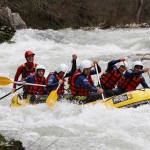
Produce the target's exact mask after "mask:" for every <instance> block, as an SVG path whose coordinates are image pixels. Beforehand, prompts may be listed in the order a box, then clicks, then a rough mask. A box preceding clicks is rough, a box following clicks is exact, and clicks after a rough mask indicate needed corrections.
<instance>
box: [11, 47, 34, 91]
mask: <svg viewBox="0 0 150 150" xmlns="http://www.w3.org/2000/svg"><path fill="white" fill-rule="evenodd" d="M34 55H35V54H34V53H33V52H32V51H31V50H27V51H26V52H25V54H24V56H25V59H26V63H24V64H22V65H20V66H19V67H18V69H17V72H16V74H15V77H14V81H18V79H19V76H20V75H22V77H21V80H24V79H25V78H26V77H27V76H28V75H31V74H34V73H35V67H36V66H37V64H36V63H34ZM15 90H16V84H15V83H14V84H13V89H12V90H11V93H14V92H15Z"/></svg>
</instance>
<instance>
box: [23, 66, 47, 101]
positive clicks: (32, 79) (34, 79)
mask: <svg viewBox="0 0 150 150" xmlns="http://www.w3.org/2000/svg"><path fill="white" fill-rule="evenodd" d="M44 73H45V67H44V65H37V66H36V68H35V74H34V75H29V76H27V77H26V79H25V81H22V84H23V85H26V83H32V84H40V85H45V86H46V79H45V77H44ZM28 94H30V95H31V97H30V103H38V102H39V100H40V99H41V98H43V97H44V98H45V99H46V98H47V95H46V94H47V93H46V92H45V90H44V87H42V86H33V85H26V88H25V91H24V95H26V98H27V95H28ZM44 94H45V95H44ZM44 98H43V99H44ZM45 99H44V100H45Z"/></svg>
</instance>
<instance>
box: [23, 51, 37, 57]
mask: <svg viewBox="0 0 150 150" xmlns="http://www.w3.org/2000/svg"><path fill="white" fill-rule="evenodd" d="M30 55H35V54H34V53H33V52H32V51H30V50H29V51H26V52H25V54H24V56H25V58H26V57H28V56H30Z"/></svg>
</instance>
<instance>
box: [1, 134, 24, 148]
mask: <svg viewBox="0 0 150 150" xmlns="http://www.w3.org/2000/svg"><path fill="white" fill-rule="evenodd" d="M0 150H25V148H24V147H23V145H22V143H21V142H20V141H15V140H10V141H7V140H6V139H5V138H4V137H3V136H2V135H1V134H0Z"/></svg>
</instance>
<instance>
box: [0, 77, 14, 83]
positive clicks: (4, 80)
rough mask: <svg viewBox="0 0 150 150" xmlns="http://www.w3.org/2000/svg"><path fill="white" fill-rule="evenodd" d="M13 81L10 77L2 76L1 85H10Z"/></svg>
mask: <svg viewBox="0 0 150 150" xmlns="http://www.w3.org/2000/svg"><path fill="white" fill-rule="evenodd" d="M12 82H13V81H12V80H11V79H10V78H8V77H3V76H0V85H8V84H9V83H12Z"/></svg>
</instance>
